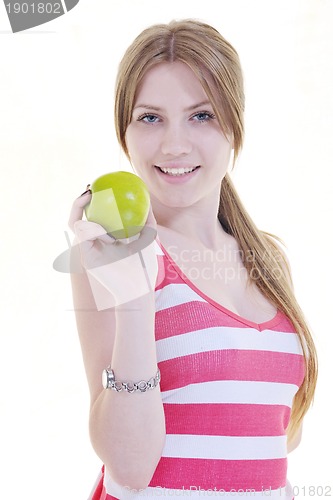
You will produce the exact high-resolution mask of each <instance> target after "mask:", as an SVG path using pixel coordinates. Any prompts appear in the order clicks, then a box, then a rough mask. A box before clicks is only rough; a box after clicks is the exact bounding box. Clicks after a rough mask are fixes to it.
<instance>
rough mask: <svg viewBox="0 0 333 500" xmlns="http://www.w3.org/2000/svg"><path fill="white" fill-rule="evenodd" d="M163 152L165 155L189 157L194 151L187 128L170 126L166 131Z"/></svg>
mask: <svg viewBox="0 0 333 500" xmlns="http://www.w3.org/2000/svg"><path fill="white" fill-rule="evenodd" d="M161 151H162V153H163V154H164V155H171V156H183V155H188V154H189V153H190V152H191V151H192V142H191V138H190V135H189V132H188V130H186V127H183V126H180V125H176V124H173V125H172V124H169V125H168V126H167V127H166V129H165V130H164V134H163V137H162V141H161Z"/></svg>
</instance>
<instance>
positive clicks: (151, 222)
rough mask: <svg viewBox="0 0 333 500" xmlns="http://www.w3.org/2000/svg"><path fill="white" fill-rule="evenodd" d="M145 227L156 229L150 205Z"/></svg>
mask: <svg viewBox="0 0 333 500" xmlns="http://www.w3.org/2000/svg"><path fill="white" fill-rule="evenodd" d="M146 226H150V227H152V228H154V229H157V222H156V219H155V216H154V213H153V208H152V206H151V204H150V207H149V212H148V217H147V220H146Z"/></svg>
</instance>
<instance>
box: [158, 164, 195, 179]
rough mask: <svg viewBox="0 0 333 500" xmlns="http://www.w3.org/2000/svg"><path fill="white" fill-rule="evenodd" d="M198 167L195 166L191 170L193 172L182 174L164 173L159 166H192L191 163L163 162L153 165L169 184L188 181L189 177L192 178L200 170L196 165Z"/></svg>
mask: <svg viewBox="0 0 333 500" xmlns="http://www.w3.org/2000/svg"><path fill="white" fill-rule="evenodd" d="M197 166H198V167H199V168H196V169H195V170H193V172H190V173H188V174H182V175H169V174H165V173H164V172H162V171H161V170H160V169H159V167H162V168H193V164H189V163H179V162H177V163H168V164H166V163H163V164H159V165H154V168H155V171H156V173H157V175H158V176H159V177H161V178H162V179H163V180H164V181H165V182H168V183H169V184H184V183H185V182H189V181H190V180H191V179H193V178H194V177H195V176H196V175H197V173H198V172H199V170H200V165H197Z"/></svg>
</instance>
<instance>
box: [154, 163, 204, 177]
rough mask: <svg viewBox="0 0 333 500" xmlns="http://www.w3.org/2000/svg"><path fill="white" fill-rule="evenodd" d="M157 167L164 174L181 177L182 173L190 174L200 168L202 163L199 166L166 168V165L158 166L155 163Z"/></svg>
mask: <svg viewBox="0 0 333 500" xmlns="http://www.w3.org/2000/svg"><path fill="white" fill-rule="evenodd" d="M155 167H156V168H158V169H159V170H160V171H161V172H162V173H163V174H165V175H172V176H175V177H179V176H182V175H188V174H191V173H192V172H194V171H195V170H197V169H198V168H200V165H198V166H197V167H191V168H190V167H181V168H164V167H158V166H157V165H155Z"/></svg>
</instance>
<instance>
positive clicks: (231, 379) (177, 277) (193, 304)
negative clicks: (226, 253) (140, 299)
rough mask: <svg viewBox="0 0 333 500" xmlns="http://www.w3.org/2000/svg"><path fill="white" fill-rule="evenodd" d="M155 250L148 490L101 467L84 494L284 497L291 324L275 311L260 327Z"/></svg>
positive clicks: (292, 366)
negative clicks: (154, 373) (154, 424)
mask: <svg viewBox="0 0 333 500" xmlns="http://www.w3.org/2000/svg"><path fill="white" fill-rule="evenodd" d="M156 249H157V253H158V259H159V264H160V265H159V270H160V274H159V278H158V285H157V287H156V292H155V293H156V328H155V335H156V349H157V356H158V365H159V368H160V371H161V394H162V400H163V405H164V411H165V418H166V442H165V446H164V449H163V453H162V457H161V459H160V462H159V463H158V466H157V468H156V470H155V473H154V476H153V478H152V480H151V483H150V484H149V487H148V488H147V489H145V490H143V491H140V492H133V491H131V490H129V489H128V488H121V487H120V486H119V485H117V484H116V483H114V482H113V480H112V478H111V477H110V476H109V474H108V473H107V471H106V470H104V467H103V469H102V472H101V474H100V476H99V478H98V481H97V483H96V486H95V487H94V490H93V493H92V495H91V497H90V498H91V499H92V500H114V499H120V500H135V499H137V498H142V497H145V496H147V497H151V498H157V497H161V496H168V497H172V496H186V497H188V496H189V497H192V498H199V497H200V498H203V497H205V496H207V497H212V496H213V497H217V498H218V497H223V498H230V499H231V498H233V499H234V498H238V497H239V498H243V499H244V498H247V497H250V498H264V497H267V496H269V497H270V498H279V499H285V500H286V499H288V500H290V499H292V498H293V495H292V489H291V487H290V485H289V483H288V481H287V477H286V473H287V437H286V428H287V425H288V422H289V418H290V410H291V406H292V401H293V397H294V395H295V393H296V392H297V390H298V388H299V386H300V385H301V383H302V381H303V378H304V370H305V366H304V358H303V354H302V348H301V345H300V342H299V339H298V336H297V334H296V332H295V329H294V327H293V325H292V323H291V322H290V321H289V319H288V318H287V317H286V316H285V315H284V314H282V313H281V312H280V311H278V312H277V313H276V315H275V316H274V318H273V319H271V320H270V321H267V322H265V323H261V324H256V323H254V322H252V321H248V320H246V319H245V318H242V317H240V316H238V315H237V314H235V313H233V312H231V311H229V310H228V309H226V308H224V307H222V306H221V305H219V304H217V303H216V302H214V301H213V300H211V299H210V298H209V297H207V296H206V295H204V294H203V293H202V292H201V291H200V290H198V289H197V288H196V287H195V286H194V284H193V283H191V282H190V281H189V280H188V279H187V278H186V277H185V276H184V275H183V273H182V272H181V270H180V269H179V268H178V266H177V265H176V263H175V262H174V261H173V260H172V259H171V257H170V255H169V254H168V253H167V252H166V250H165V249H164V248H163V247H162V245H161V244H160V243H159V244H157V243H156Z"/></svg>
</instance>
